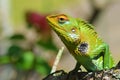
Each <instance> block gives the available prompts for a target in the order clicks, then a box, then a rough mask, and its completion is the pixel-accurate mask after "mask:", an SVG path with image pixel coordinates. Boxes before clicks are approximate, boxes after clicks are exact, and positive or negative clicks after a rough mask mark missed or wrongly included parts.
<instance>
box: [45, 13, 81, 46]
mask: <svg viewBox="0 0 120 80" xmlns="http://www.w3.org/2000/svg"><path fill="white" fill-rule="evenodd" d="M47 21H48V23H49V25H50V26H51V27H52V29H53V30H54V31H55V32H56V33H57V35H58V36H59V37H60V38H61V40H62V41H63V42H64V44H65V45H66V46H67V47H68V48H70V47H71V48H73V46H75V45H78V43H79V42H80V29H79V27H78V25H79V23H78V20H77V19H75V18H72V17H70V16H67V15H65V14H58V15H50V16H47Z"/></svg>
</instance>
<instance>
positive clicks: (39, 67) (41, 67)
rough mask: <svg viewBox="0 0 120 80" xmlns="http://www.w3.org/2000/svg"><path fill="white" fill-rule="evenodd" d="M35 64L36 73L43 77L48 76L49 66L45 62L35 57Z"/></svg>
mask: <svg viewBox="0 0 120 80" xmlns="http://www.w3.org/2000/svg"><path fill="white" fill-rule="evenodd" d="M35 64H36V65H35V69H36V71H37V72H38V73H40V74H43V75H47V74H50V71H51V66H49V65H48V63H47V61H45V60H44V59H43V58H42V57H37V58H36V63H35Z"/></svg>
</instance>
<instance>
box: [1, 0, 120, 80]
mask: <svg viewBox="0 0 120 80" xmlns="http://www.w3.org/2000/svg"><path fill="white" fill-rule="evenodd" d="M119 8H120V1H119V0H69V1H68V0H0V36H1V37H0V80H41V79H42V78H43V77H45V76H46V75H48V74H49V73H50V70H51V68H52V65H53V63H54V59H55V57H56V54H57V53H58V50H59V49H60V48H61V47H62V46H64V44H63V43H62V42H61V41H60V39H59V38H58V36H57V35H56V34H55V33H54V32H53V31H52V30H51V29H50V28H49V26H48V24H47V22H46V19H45V17H46V16H47V15H49V14H56V13H64V14H68V15H71V16H73V17H78V18H82V19H84V20H87V21H88V22H90V23H91V24H93V25H95V26H96V27H95V28H96V30H97V32H98V33H99V35H100V36H101V37H102V38H103V39H104V41H105V42H107V43H108V44H109V45H110V49H111V52H112V55H113V57H114V59H115V63H117V62H118V61H119V60H120V59H119V58H120V54H119V53H120V50H119V48H120V42H119V41H120V35H119V34H120V15H119V14H120V9H119ZM58 43H59V44H58ZM75 63H76V61H75V60H74V58H73V57H72V56H71V55H70V54H69V52H68V50H67V49H66V48H65V50H64V52H63V55H62V59H61V60H60V63H59V64H58V67H57V69H58V70H59V69H63V70H65V71H67V72H68V71H70V70H72V69H73V68H74V65H75ZM68 64H69V65H68Z"/></svg>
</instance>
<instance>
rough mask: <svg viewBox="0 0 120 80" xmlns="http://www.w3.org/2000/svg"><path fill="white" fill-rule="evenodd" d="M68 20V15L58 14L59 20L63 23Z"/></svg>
mask: <svg viewBox="0 0 120 80" xmlns="http://www.w3.org/2000/svg"><path fill="white" fill-rule="evenodd" d="M66 21H68V18H67V17H66V16H58V22H59V23H61V24H63V23H65V22H66Z"/></svg>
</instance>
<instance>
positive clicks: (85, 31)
mask: <svg viewBox="0 0 120 80" xmlns="http://www.w3.org/2000/svg"><path fill="white" fill-rule="evenodd" d="M46 19H47V21H48V24H49V25H50V27H51V28H52V29H53V30H54V31H55V32H56V34H57V35H58V36H59V38H60V39H61V40H62V42H63V43H64V44H65V46H66V47H67V49H68V50H69V52H70V54H71V55H72V56H73V57H74V58H75V59H76V61H77V63H76V67H75V70H77V69H79V67H80V66H81V65H82V66H83V67H84V68H85V69H86V70H87V71H88V72H90V71H99V70H103V69H110V68H112V67H114V66H115V65H114V60H113V58H112V55H111V52H110V50H109V45H108V44H107V43H106V42H104V41H103V39H102V38H101V37H100V36H99V35H98V33H97V32H96V30H95V28H94V26H93V25H91V24H89V23H88V22H86V21H85V20H82V19H80V18H74V17H71V16H68V15H66V14H55V15H48V16H47V17H46Z"/></svg>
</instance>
